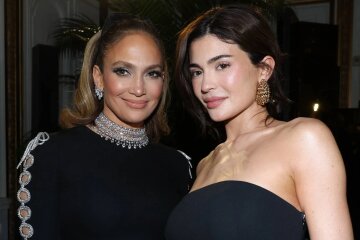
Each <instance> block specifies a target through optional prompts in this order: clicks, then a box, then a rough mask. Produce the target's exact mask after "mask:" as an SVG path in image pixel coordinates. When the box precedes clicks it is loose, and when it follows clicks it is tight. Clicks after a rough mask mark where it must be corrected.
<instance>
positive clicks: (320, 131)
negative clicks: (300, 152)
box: [282, 117, 333, 145]
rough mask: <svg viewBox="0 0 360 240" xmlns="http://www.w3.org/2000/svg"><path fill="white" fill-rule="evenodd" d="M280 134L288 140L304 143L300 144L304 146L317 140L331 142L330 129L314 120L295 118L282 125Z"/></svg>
mask: <svg viewBox="0 0 360 240" xmlns="http://www.w3.org/2000/svg"><path fill="white" fill-rule="evenodd" d="M282 132H283V134H285V135H286V137H287V138H288V139H289V140H293V141H294V140H295V141H296V142H297V141H301V142H302V141H306V142H302V143H303V144H306V145H307V144H311V143H312V144H313V143H315V142H316V141H319V140H321V141H324V140H333V135H332V133H331V131H330V129H329V128H328V127H327V126H326V125H325V124H324V123H323V122H322V121H320V120H318V119H314V118H303V117H301V118H295V119H293V120H291V121H289V122H286V123H284V126H283V128H282Z"/></svg>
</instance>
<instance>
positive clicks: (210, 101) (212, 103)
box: [203, 97, 226, 109]
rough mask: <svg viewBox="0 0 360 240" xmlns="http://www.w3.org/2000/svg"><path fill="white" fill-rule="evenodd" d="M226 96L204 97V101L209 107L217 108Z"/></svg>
mask: <svg viewBox="0 0 360 240" xmlns="http://www.w3.org/2000/svg"><path fill="white" fill-rule="evenodd" d="M225 99H226V97H209V98H203V101H204V102H205V104H206V107H207V108H210V109H211V108H216V107H218V106H219V105H220V104H221V103H222V102H223V101H224V100H225Z"/></svg>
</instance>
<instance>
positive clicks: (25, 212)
mask: <svg viewBox="0 0 360 240" xmlns="http://www.w3.org/2000/svg"><path fill="white" fill-rule="evenodd" d="M49 139H50V136H49V134H48V133H47V132H39V133H38V134H37V136H36V137H35V138H34V139H32V140H31V141H30V142H29V144H28V145H27V147H26V149H25V152H24V154H23V156H22V158H21V160H20V162H19V164H18V165H17V167H16V168H17V169H19V168H20V167H21V165H22V166H23V169H22V172H21V173H20V175H19V183H20V189H19V190H18V192H17V200H18V201H19V202H20V207H19V208H18V211H17V215H18V217H19V218H20V220H21V224H20V227H19V231H20V235H21V237H23V239H24V240H27V239H28V238H31V237H32V235H33V234H34V229H33V227H32V226H31V225H30V224H28V223H26V221H27V220H29V219H30V217H31V209H30V208H29V207H28V206H26V205H25V204H26V203H27V202H29V201H30V199H31V195H30V191H29V190H28V189H27V188H26V187H25V186H26V185H28V184H29V183H30V181H31V173H30V172H29V171H28V169H29V168H30V167H31V166H32V165H33V164H34V156H33V155H32V154H31V151H32V150H34V149H35V148H36V147H37V146H38V145H42V144H44V143H45V142H46V141H48V140H49Z"/></svg>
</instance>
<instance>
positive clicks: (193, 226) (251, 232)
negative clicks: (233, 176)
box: [165, 181, 305, 240]
mask: <svg viewBox="0 0 360 240" xmlns="http://www.w3.org/2000/svg"><path fill="white" fill-rule="evenodd" d="M303 217H304V214H303V213H301V212H299V211H298V210H297V209H295V208H294V207H293V206H291V205H290V204H289V203H288V202H286V201H284V200H283V199H281V198H279V197H278V196H276V195H275V194H273V193H271V192H270V191H268V190H266V189H264V188H261V187H259V186H256V185H254V184H251V183H247V182H241V181H224V182H219V183H214V184H212V185H209V186H207V187H204V188H201V189H198V190H195V191H194V192H191V193H189V194H188V195H187V196H186V197H184V199H183V200H182V201H181V202H180V203H179V205H178V206H177V207H176V208H175V209H174V211H173V212H172V214H171V215H170V217H169V220H168V223H167V227H166V232H165V235H166V239H167V240H184V239H186V240H195V239H196V240H200V239H206V240H224V239H226V240H235V239H236V240H242V239H243V240H270V239H271V240H303V239H305V238H304V233H305V224H304V222H303Z"/></svg>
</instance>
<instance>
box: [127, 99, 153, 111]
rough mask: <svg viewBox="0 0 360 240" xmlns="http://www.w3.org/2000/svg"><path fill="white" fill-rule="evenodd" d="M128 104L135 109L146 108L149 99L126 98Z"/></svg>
mask: <svg viewBox="0 0 360 240" xmlns="http://www.w3.org/2000/svg"><path fill="white" fill-rule="evenodd" d="M124 101H125V103H126V105H128V106H129V107H130V108H135V109H142V108H145V107H146V105H147V103H148V101H146V100H129V99H124Z"/></svg>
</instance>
